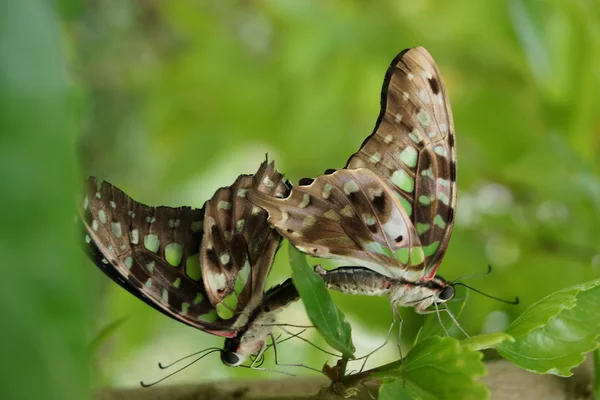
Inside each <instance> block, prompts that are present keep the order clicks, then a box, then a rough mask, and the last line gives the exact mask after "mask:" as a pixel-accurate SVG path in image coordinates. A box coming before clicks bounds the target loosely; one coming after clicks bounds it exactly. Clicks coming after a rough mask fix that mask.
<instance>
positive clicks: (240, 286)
mask: <svg viewBox="0 0 600 400" xmlns="http://www.w3.org/2000/svg"><path fill="white" fill-rule="evenodd" d="M250 269H251V268H250V263H249V262H248V261H246V262H245V263H244V266H243V267H242V269H241V270H240V272H239V274H238V276H237V279H236V280H235V286H234V291H235V293H237V294H240V293H242V291H243V290H244V288H245V287H246V284H247V283H248V278H249V277H250Z"/></svg>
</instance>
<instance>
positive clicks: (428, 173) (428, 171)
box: [421, 168, 435, 180]
mask: <svg viewBox="0 0 600 400" xmlns="http://www.w3.org/2000/svg"><path fill="white" fill-rule="evenodd" d="M421 175H423V176H426V177H427V178H429V179H431V180H433V179H435V177H434V176H433V171H432V170H431V168H427V169H424V170H422V171H421Z"/></svg>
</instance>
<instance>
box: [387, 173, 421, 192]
mask: <svg viewBox="0 0 600 400" xmlns="http://www.w3.org/2000/svg"><path fill="white" fill-rule="evenodd" d="M390 179H391V181H392V183H393V184H394V185H396V186H398V187H399V188H400V189H402V190H404V191H405V192H407V193H412V192H413V190H415V180H414V179H413V178H412V177H410V176H409V175H408V174H407V173H406V171H404V170H403V169H401V170H398V171H394V173H393V174H392V177H391V178H390Z"/></svg>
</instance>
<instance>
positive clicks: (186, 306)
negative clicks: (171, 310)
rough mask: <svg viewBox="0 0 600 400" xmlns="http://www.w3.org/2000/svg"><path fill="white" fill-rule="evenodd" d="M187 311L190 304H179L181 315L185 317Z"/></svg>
mask: <svg viewBox="0 0 600 400" xmlns="http://www.w3.org/2000/svg"><path fill="white" fill-rule="evenodd" d="M189 310H190V303H186V302H183V303H181V313H182V314H183V315H187V313H188V311H189Z"/></svg>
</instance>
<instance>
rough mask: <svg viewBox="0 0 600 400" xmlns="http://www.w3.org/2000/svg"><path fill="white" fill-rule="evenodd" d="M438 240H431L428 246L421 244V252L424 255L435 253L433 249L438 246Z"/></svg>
mask: <svg viewBox="0 0 600 400" xmlns="http://www.w3.org/2000/svg"><path fill="white" fill-rule="evenodd" d="M439 245H440V242H439V241H437V242H433V243H431V244H430V245H429V246H423V253H424V254H425V257H429V256H431V255H433V254H434V253H435V251H436V250H437V248H438V247H439Z"/></svg>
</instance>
